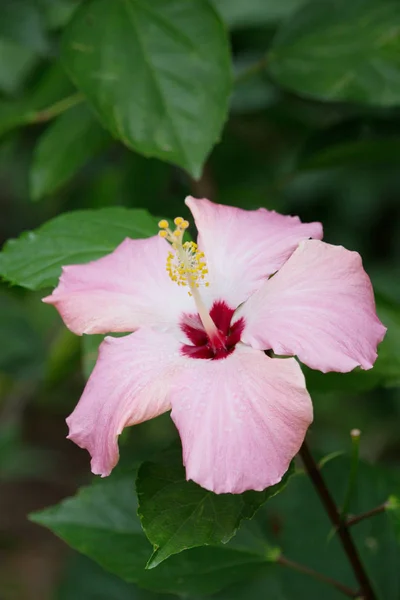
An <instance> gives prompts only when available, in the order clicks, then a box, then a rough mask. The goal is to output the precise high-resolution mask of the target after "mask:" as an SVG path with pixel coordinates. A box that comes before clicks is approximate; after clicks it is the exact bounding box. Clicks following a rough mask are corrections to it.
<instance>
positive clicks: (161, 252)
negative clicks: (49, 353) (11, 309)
mask: <svg viewBox="0 0 400 600" xmlns="http://www.w3.org/2000/svg"><path fill="white" fill-rule="evenodd" d="M169 249H170V246H169V244H168V242H166V241H165V240H163V239H161V238H160V237H158V236H153V237H151V238H147V239H141V240H131V239H126V240H125V241H124V242H122V244H120V245H119V246H118V247H117V248H116V249H115V250H114V252H111V254H108V255H107V256H104V257H103V258H99V259H98V260H94V261H92V262H89V263H86V264H83V265H70V266H67V267H63V271H62V275H61V277H60V281H59V284H58V286H57V287H56V289H55V290H54V292H53V293H52V294H51V296H48V297H47V298H44V299H43V301H44V302H46V303H48V304H54V306H55V307H56V308H57V310H58V311H59V313H60V315H61V317H62V318H63V320H64V322H65V324H66V325H67V327H69V329H71V331H73V332H74V333H77V334H78V335H81V334H82V333H109V332H129V331H134V330H135V329H137V328H138V327H142V326H144V325H148V326H152V325H159V326H164V325H169V324H172V323H176V322H177V321H178V318H179V315H180V314H181V313H182V311H192V312H193V310H194V303H193V300H192V299H191V298H190V297H189V296H188V293H187V291H185V289H184V288H180V287H179V286H177V285H176V284H175V283H173V282H172V281H171V279H170V278H169V277H168V274H167V272H166V260H167V254H168V252H169Z"/></svg>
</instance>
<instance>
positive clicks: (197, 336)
mask: <svg viewBox="0 0 400 600" xmlns="http://www.w3.org/2000/svg"><path fill="white" fill-rule="evenodd" d="M234 312H235V310H234V309H232V308H229V306H228V305H227V304H225V302H223V301H222V300H218V301H217V302H214V304H213V306H212V309H211V310H210V317H211V318H212V320H213V321H214V323H215V325H216V327H217V329H218V331H219V334H220V335H219V337H218V338H216V339H210V338H209V337H208V335H207V333H206V332H205V331H204V327H203V324H202V322H201V320H200V317H199V315H197V314H190V315H189V314H186V315H184V316H183V319H182V321H181V324H180V325H181V329H182V331H183V332H184V333H185V334H186V337H187V338H188V339H189V340H190V342H191V344H184V345H183V346H182V348H181V351H182V353H183V354H185V355H186V356H190V357H191V358H211V359H214V360H217V359H220V358H226V357H227V356H228V355H229V354H231V353H232V352H233V351H234V349H235V346H236V344H237V343H238V342H239V341H240V336H241V335H242V332H243V329H244V319H243V318H241V319H238V320H237V321H235V322H234V323H231V321H232V317H233V313H234Z"/></svg>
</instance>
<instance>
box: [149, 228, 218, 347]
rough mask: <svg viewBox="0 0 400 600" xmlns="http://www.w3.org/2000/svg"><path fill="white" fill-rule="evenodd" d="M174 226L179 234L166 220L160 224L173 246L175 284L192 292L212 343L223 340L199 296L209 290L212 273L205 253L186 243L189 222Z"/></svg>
mask: <svg viewBox="0 0 400 600" xmlns="http://www.w3.org/2000/svg"><path fill="white" fill-rule="evenodd" d="M174 223H175V225H176V229H175V231H171V229H169V227H168V222H167V221H165V220H162V221H160V222H159V224H158V225H159V227H160V228H161V231H159V235H160V236H161V237H163V238H165V239H166V240H167V241H168V242H170V244H171V246H172V250H173V252H169V253H168V256H167V264H166V271H167V273H168V275H169V277H170V279H171V280H172V281H174V282H175V283H177V284H178V285H179V286H182V287H188V288H189V290H188V294H189V296H191V297H193V300H194V301H195V304H196V308H197V311H198V313H199V316H200V319H201V321H202V323H203V326H204V329H205V331H206V332H207V334H208V336H209V337H210V339H214V340H216V339H218V338H220V333H219V331H218V329H217V327H216V326H215V323H214V321H213V320H212V318H211V317H210V315H209V313H208V310H207V308H206V306H205V304H204V302H203V300H202V298H201V296H200V292H199V288H200V286H203V285H204V286H205V287H208V286H209V283H208V282H207V281H205V278H206V275H207V274H208V269H207V264H206V261H205V257H204V252H200V251H199V250H198V247H197V244H196V243H195V242H183V234H184V233H185V230H186V229H187V228H188V227H189V222H188V221H185V220H184V219H182V217H176V218H175V219H174Z"/></svg>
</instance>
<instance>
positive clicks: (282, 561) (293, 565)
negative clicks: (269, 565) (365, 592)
mask: <svg viewBox="0 0 400 600" xmlns="http://www.w3.org/2000/svg"><path fill="white" fill-rule="evenodd" d="M276 562H277V563H278V564H279V565H282V566H284V567H289V569H293V570H294V571H298V572H299V573H304V574H305V575H309V576H310V577H313V579H318V581H322V582H323V583H327V584H328V585H330V586H332V587H334V588H336V589H337V590H339V591H340V592H342V594H344V595H345V596H348V597H349V598H358V597H359V594H358V592H357V591H355V590H352V589H351V588H349V587H347V585H344V584H343V583H340V581H336V579H332V577H327V576H326V575H323V574H322V573H318V571H314V569H309V568H308V567H306V566H305V565H301V564H300V563H297V562H294V561H293V560H289V559H288V558H285V557H284V556H282V555H281V556H280V557H279V558H278V559H277V561H276Z"/></svg>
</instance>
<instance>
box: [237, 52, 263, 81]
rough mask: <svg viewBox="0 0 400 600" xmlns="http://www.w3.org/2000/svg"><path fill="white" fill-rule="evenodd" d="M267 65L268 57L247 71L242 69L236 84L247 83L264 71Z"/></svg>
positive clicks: (255, 63)
mask: <svg viewBox="0 0 400 600" xmlns="http://www.w3.org/2000/svg"><path fill="white" fill-rule="evenodd" d="M267 64H268V63H267V57H266V56H265V57H263V58H261V59H260V60H258V61H257V62H254V63H253V64H251V65H250V66H248V67H246V68H245V69H242V70H241V71H239V73H237V75H236V77H235V84H236V83H242V82H243V81H247V79H250V78H251V77H252V76H253V75H256V74H257V73H260V72H261V71H264V70H265V69H266V67H267Z"/></svg>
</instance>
